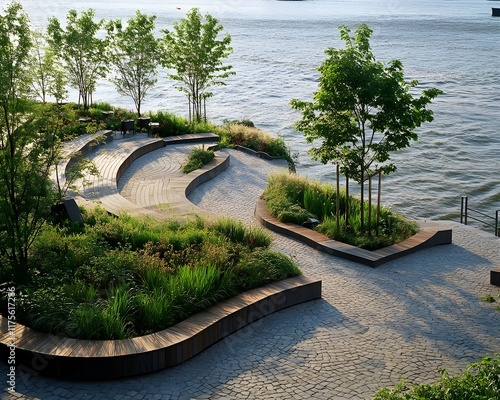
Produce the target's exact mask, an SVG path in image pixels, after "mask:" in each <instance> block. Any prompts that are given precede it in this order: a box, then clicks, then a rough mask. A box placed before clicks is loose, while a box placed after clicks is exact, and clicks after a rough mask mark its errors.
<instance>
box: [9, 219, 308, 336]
mask: <svg viewBox="0 0 500 400" xmlns="http://www.w3.org/2000/svg"><path fill="white" fill-rule="evenodd" d="M270 242H271V240H270V236H269V234H268V233H266V232H265V231H264V230H263V229H261V228H256V227H245V226H244V225H243V224H242V223H241V222H236V221H233V220H230V219H228V218H221V219H218V220H217V221H215V222H213V221H212V222H210V221H207V220H202V219H196V220H195V221H192V222H185V223H179V222H175V221H167V222H161V223H160V222H156V221H152V220H144V219H136V218H132V217H130V216H121V217H119V218H115V217H112V216H109V215H108V214H107V213H106V212H105V211H104V210H102V209H96V210H94V211H91V212H90V211H89V212H84V224H74V223H66V224H65V225H64V226H59V225H50V224H46V225H45V226H44V228H43V229H42V231H41V232H40V234H39V235H38V236H37V238H36V240H35V242H34V244H33V247H32V249H31V254H30V255H31V256H30V264H29V268H30V277H31V279H30V281H29V282H27V283H26V284H25V285H17V290H18V297H17V304H16V317H17V319H18V321H19V322H22V323H25V324H27V325H28V326H31V327H33V328H35V329H37V330H40V331H44V332H52V333H54V334H64V335H69V336H70V337H79V338H85V339H104V338H108V339H120V338H127V337H132V336H136V335H143V334H147V333H150V332H154V331H158V330H160V329H163V328H166V327H168V326H171V325H172V324H175V323H176V322H178V321H180V320H183V319H185V318H186V317H188V316H189V315H191V314H193V313H196V312H198V311H200V310H202V309H204V308H207V307H208V306H210V305H212V304H214V303H216V302H219V301H221V300H222V299H225V298H227V297H230V296H233V295H235V294H236V293H239V292H243V291H246V290H249V289H252V288H255V287H258V286H261V285H264V284H267V283H270V282H273V281H278V280H281V279H284V278H287V277H291V276H294V275H297V274H299V273H300V271H299V269H298V268H297V266H296V265H295V264H294V263H293V262H292V260H291V259H290V258H288V257H286V256H284V255H283V254H281V253H277V252H275V251H272V250H270V249H269V245H270ZM0 271H1V272H2V273H3V276H2V277H1V278H2V281H3V282H6V283H5V285H6V286H5V287H7V286H8V285H9V283H10V282H9V274H8V271H6V270H5V268H1V269H0ZM2 304H6V302H2Z"/></svg>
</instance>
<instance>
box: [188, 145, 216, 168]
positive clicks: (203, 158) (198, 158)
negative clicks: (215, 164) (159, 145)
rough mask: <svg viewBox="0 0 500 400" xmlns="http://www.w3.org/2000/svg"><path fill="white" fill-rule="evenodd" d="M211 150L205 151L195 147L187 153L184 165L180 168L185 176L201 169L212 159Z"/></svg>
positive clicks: (212, 153)
mask: <svg viewBox="0 0 500 400" xmlns="http://www.w3.org/2000/svg"><path fill="white" fill-rule="evenodd" d="M214 156H215V154H214V152H213V150H205V149H204V148H203V147H196V148H194V149H193V150H191V152H190V153H189V156H188V159H187V162H186V164H185V165H184V166H183V167H182V171H183V172H184V173H185V174H189V173H190V172H192V171H194V170H196V169H199V168H201V167H203V166H204V165H205V164H208V163H209V162H210V161H212V160H213V159H214Z"/></svg>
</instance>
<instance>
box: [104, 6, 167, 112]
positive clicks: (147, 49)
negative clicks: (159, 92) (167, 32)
mask: <svg viewBox="0 0 500 400" xmlns="http://www.w3.org/2000/svg"><path fill="white" fill-rule="evenodd" d="M155 19H156V16H154V15H153V16H151V17H148V16H147V15H145V14H142V13H140V12H139V11H136V13H135V16H134V17H133V18H130V19H129V20H128V22H127V26H126V27H125V28H124V27H123V25H122V21H121V20H117V21H111V22H110V23H109V24H108V32H109V34H110V38H111V47H110V48H111V64H112V65H113V66H114V69H115V76H114V77H113V78H112V82H113V83H114V84H115V86H116V88H117V90H118V93H120V94H122V95H124V96H130V97H132V99H133V100H134V104H135V108H136V110H137V116H139V117H140V116H141V105H142V102H143V101H144V98H145V97H146V94H147V93H148V91H149V90H150V89H151V88H153V86H154V85H155V83H156V82H157V79H156V73H157V66H158V64H159V61H160V50H159V49H160V47H159V39H156V38H155V37H154V30H155Z"/></svg>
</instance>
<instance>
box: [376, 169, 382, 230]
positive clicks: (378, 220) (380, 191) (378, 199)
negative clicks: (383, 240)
mask: <svg viewBox="0 0 500 400" xmlns="http://www.w3.org/2000/svg"><path fill="white" fill-rule="evenodd" d="M381 194H382V171H381V170H378V190H377V230H378V227H379V225H380V197H381Z"/></svg>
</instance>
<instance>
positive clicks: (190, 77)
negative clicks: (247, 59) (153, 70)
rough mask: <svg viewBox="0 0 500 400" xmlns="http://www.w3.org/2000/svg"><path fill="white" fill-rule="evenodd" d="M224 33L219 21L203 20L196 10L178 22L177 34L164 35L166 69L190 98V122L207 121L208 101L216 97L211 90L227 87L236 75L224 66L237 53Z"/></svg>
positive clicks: (206, 16) (207, 17) (167, 32)
mask: <svg viewBox="0 0 500 400" xmlns="http://www.w3.org/2000/svg"><path fill="white" fill-rule="evenodd" d="M223 29H224V28H223V26H222V25H221V24H220V23H219V21H218V20H217V19H216V18H214V17H212V16H211V15H210V14H205V15H204V16H202V14H201V12H200V10H199V9H198V8H193V9H191V10H189V11H188V13H187V14H186V17H185V18H181V19H180V20H179V21H178V22H174V27H173V30H171V31H169V30H168V29H165V30H163V31H162V32H163V34H164V36H163V38H162V43H163V45H164V49H165V51H164V55H163V65H164V66H165V67H167V68H170V69H172V70H174V71H175V73H172V74H170V78H171V79H173V80H174V81H177V82H178V86H177V88H178V89H179V90H180V91H182V92H184V93H186V95H187V97H188V101H189V119H190V121H194V122H200V121H202V120H204V121H206V120H207V115H206V107H205V101H206V99H207V98H209V97H211V96H212V93H211V92H209V89H210V87H212V86H215V85H225V83H224V79H225V78H227V77H229V76H230V75H233V74H234V72H233V71H231V69H232V66H231V65H224V64H223V62H222V60H223V59H224V58H227V57H228V56H229V55H230V54H231V53H232V51H233V49H232V48H231V36H230V35H229V34H227V33H226V34H225V35H222V30H223Z"/></svg>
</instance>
